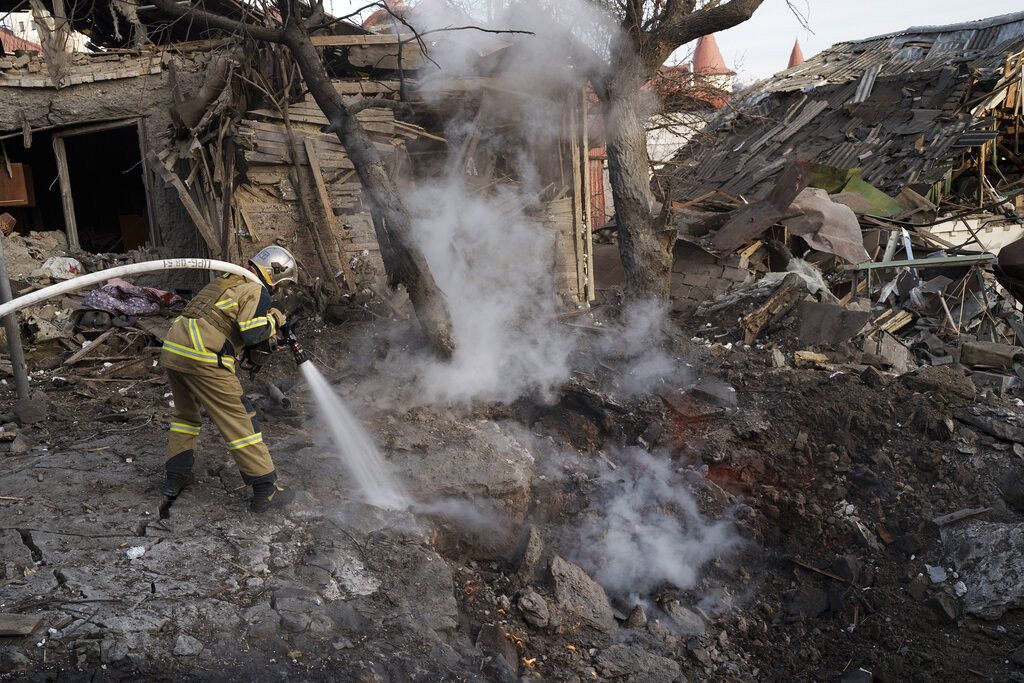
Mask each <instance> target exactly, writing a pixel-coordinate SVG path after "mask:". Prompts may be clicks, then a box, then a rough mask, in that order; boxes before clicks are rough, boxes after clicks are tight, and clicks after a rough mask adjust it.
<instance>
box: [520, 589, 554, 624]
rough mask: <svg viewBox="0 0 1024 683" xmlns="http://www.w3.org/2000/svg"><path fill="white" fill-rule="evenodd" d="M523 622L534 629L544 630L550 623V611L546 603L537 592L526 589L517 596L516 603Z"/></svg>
mask: <svg viewBox="0 0 1024 683" xmlns="http://www.w3.org/2000/svg"><path fill="white" fill-rule="evenodd" d="M516 604H517V605H518V606H519V611H520V612H522V614H523V620H524V621H525V622H526V623H527V624H529V625H530V626H533V627H534V628H546V627H547V625H548V624H549V623H550V622H551V610H550V609H548V603H547V601H546V600H545V599H544V598H543V597H541V595H540V594H539V593H537V591H535V590H533V589H532V588H527V589H526V590H524V591H523V592H522V593H521V594H520V595H519V600H518V601H517V602H516Z"/></svg>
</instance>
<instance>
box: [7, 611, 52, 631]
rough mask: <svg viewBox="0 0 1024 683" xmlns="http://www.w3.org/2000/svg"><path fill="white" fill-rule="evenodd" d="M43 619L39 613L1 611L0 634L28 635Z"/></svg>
mask: <svg viewBox="0 0 1024 683" xmlns="http://www.w3.org/2000/svg"><path fill="white" fill-rule="evenodd" d="M42 620H43V618H42V617H41V616H40V615H38V614H9V613H2V612H0V636H27V635H28V634H30V633H32V631H35V630H36V628H37V627H38V626H39V622H41V621H42Z"/></svg>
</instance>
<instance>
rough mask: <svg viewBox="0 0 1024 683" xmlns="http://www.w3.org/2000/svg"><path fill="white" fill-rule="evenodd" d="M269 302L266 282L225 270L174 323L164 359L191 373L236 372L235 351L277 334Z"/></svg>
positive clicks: (168, 364) (163, 353) (164, 350)
mask: <svg viewBox="0 0 1024 683" xmlns="http://www.w3.org/2000/svg"><path fill="white" fill-rule="evenodd" d="M270 303H271V299H270V292H269V290H267V288H266V287H264V286H262V285H260V284H257V283H255V282H253V281H251V280H248V279H246V278H243V277H241V276H238V275H231V274H227V275H222V276H221V277H219V278H217V279H216V280H214V281H213V282H211V283H210V284H208V285H207V286H206V287H204V288H203V289H202V290H200V292H199V293H198V294H197V295H196V296H195V297H194V298H193V299H192V301H190V302H189V304H188V305H187V306H186V307H185V310H184V311H183V312H182V314H181V316H180V317H178V318H177V319H176V320H175V321H174V324H173V325H171V329H170V331H169V332H168V333H167V338H166V340H164V345H163V351H162V353H161V354H160V362H161V364H162V365H163V366H164V367H167V368H171V369H174V370H178V371H179V372H187V373H191V374H206V373H216V372H223V371H224V370H227V371H228V372H234V369H235V358H234V356H235V354H237V353H240V352H241V351H242V349H243V348H244V347H246V346H252V345H254V344H258V343H260V342H262V341H265V340H267V339H270V338H271V337H273V336H274V335H275V334H276V333H277V321H276V320H275V318H274V316H273V315H272V314H270V313H269V311H270Z"/></svg>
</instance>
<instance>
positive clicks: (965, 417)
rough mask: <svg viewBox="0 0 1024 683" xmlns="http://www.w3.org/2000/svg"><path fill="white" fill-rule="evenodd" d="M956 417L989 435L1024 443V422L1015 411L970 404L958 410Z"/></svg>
mask: <svg viewBox="0 0 1024 683" xmlns="http://www.w3.org/2000/svg"><path fill="white" fill-rule="evenodd" d="M971 386H973V384H972V385H971ZM956 419H958V420H960V421H961V422H964V423H966V424H969V425H970V426H972V427H975V428H977V429H980V430H981V431H983V432H985V433H986V434H988V435H990V436H994V437H996V438H999V439H1002V440H1004V441H1012V442H1013V443H1019V444H1024V424H1021V423H1020V417H1019V416H1018V415H1017V414H1016V413H1012V412H1009V411H1003V410H1000V409H997V408H983V407H981V406H977V405H971V406H967V407H966V408H965V409H964V410H961V411H960V412H958V413H957V414H956Z"/></svg>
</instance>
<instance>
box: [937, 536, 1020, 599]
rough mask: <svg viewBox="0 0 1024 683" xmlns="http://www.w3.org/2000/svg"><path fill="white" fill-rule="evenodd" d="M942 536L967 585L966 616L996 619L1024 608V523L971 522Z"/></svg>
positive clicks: (954, 563)
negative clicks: (1016, 609) (1011, 611)
mask: <svg viewBox="0 0 1024 683" xmlns="http://www.w3.org/2000/svg"><path fill="white" fill-rule="evenodd" d="M941 537H942V545H943V548H944V549H945V551H946V554H947V555H948V556H949V557H950V558H951V559H952V561H953V565H954V566H955V567H956V569H957V572H958V573H959V574H960V578H961V580H963V582H964V584H965V585H966V586H967V594H966V595H964V597H963V601H964V609H965V610H966V612H967V613H968V614H970V615H973V616H976V617H981V618H983V619H998V618H999V617H1001V616H1002V615H1003V614H1005V613H1006V611H1007V610H1010V609H1015V608H1020V607H1024V553H1021V548H1024V524H1003V523H996V522H981V521H972V522H968V523H965V524H960V525H958V526H952V527H946V528H944V529H943V530H942V533H941Z"/></svg>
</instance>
